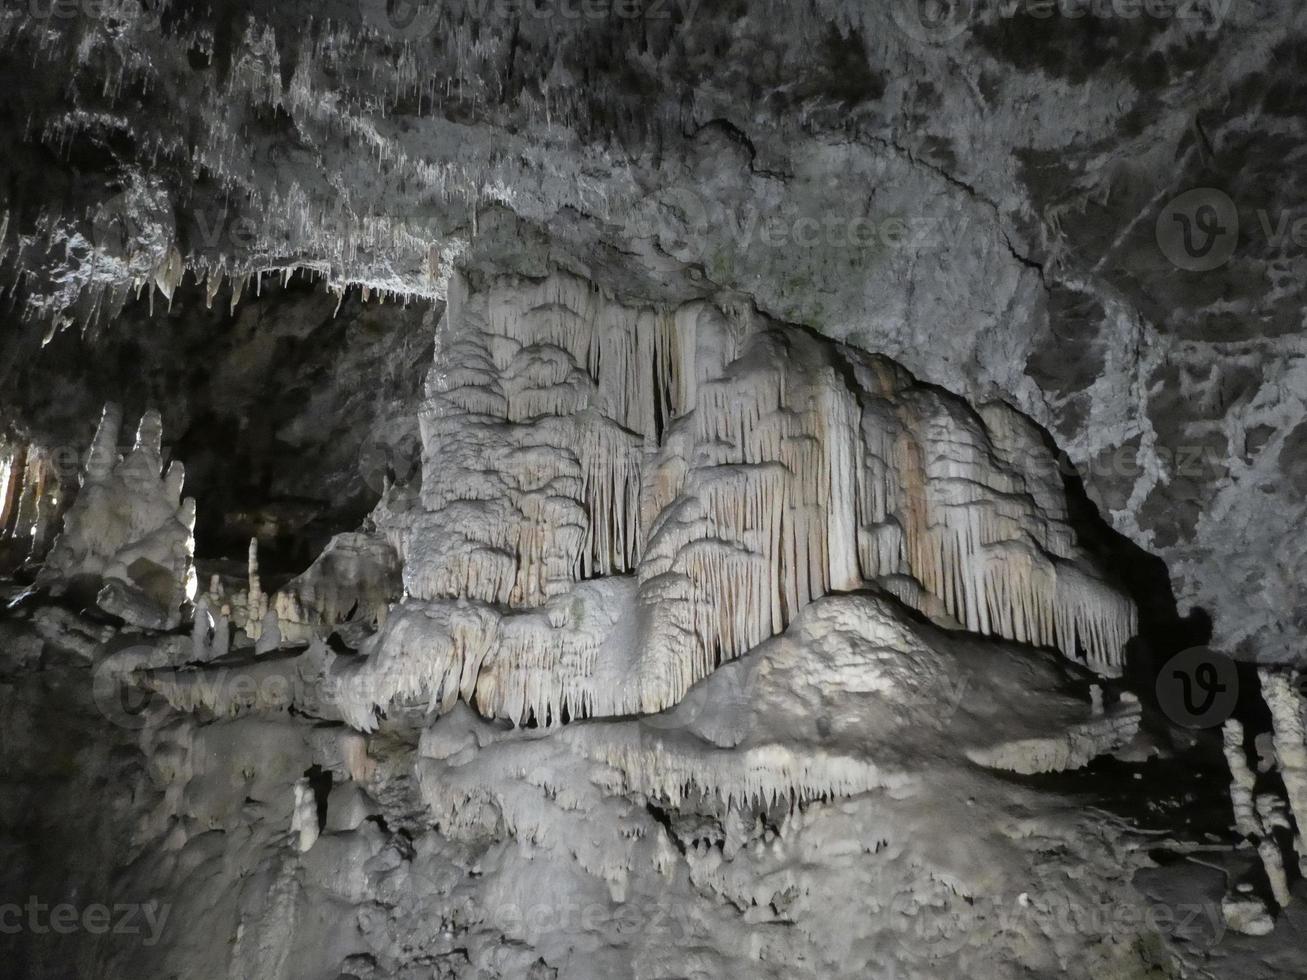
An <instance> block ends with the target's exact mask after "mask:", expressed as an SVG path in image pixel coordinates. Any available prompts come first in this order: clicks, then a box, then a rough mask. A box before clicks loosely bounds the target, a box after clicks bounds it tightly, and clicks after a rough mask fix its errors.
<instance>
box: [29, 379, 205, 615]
mask: <svg viewBox="0 0 1307 980" xmlns="http://www.w3.org/2000/svg"><path fill="white" fill-rule="evenodd" d="M120 425H121V413H120V412H119V410H118V408H117V407H116V406H113V405H106V406H105V409H104V412H103V414H102V416H101V419H100V425H99V428H98V429H97V430H96V434H95V439H94V441H93V442H92V445H91V449H90V452H89V453H88V455H87V461H86V466H85V469H84V471H83V473H82V486H81V490H80V492H79V493H78V495H77V498H76V500H75V501H74V502H73V504H72V506H71V507H70V508H69V510H68V513H67V514H66V515H65V517H64V529H63V532H62V533H61V534H60V535H59V537H58V538H57V539H56V540H55V542H54V545H53V546H52V548H51V550H50V554H49V556H48V557H47V559H46V562H45V565H44V567H43V568H42V570H41V573H40V575H39V576H38V579H37V581H38V584H39V585H42V586H47V587H49V588H50V589H51V590H52V591H53V592H55V593H60V592H63V591H66V590H67V589H69V588H71V587H79V588H80V587H84V586H85V585H88V584H90V585H93V586H94V587H95V588H97V589H98V590H99V591H100V593H101V594H100V598H99V600H98V601H99V602H100V603H101V606H102V607H103V608H105V609H106V611H108V612H112V613H114V614H115V615H118V616H121V617H123V618H124V619H126V620H127V621H128V622H133V623H136V624H137V625H140V626H147V627H150V628H155V629H172V628H174V627H176V626H177V625H178V624H179V623H180V622H181V617H182V609H183V606H184V605H186V604H188V603H189V602H191V601H192V600H193V599H194V597H195V569H194V553H195V537H194V532H195V501H194V500H192V499H190V498H186V499H184V500H183V499H182V496H181V490H182V484H183V482H184V470H183V468H182V466H181V464H180V463H178V462H173V463H172V464H171V465H170V466H169V467H168V470H167V472H166V473H165V472H164V471H163V459H162V438H163V423H162V420H161V419H160V418H159V415H158V413H157V412H152V411H151V412H146V413H145V414H144V415H143V416H142V417H141V422H140V425H139V427H138V429H137V433H136V441H135V444H134V446H133V448H132V450H131V452H129V453H127V454H126V455H125V456H119V454H118V451H117V444H118V432H119V427H120Z"/></svg>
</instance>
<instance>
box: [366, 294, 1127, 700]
mask: <svg viewBox="0 0 1307 980" xmlns="http://www.w3.org/2000/svg"><path fill="white" fill-rule="evenodd" d="M419 421H420V426H421V433H422V439H423V460H424V467H423V479H422V484H421V488H420V491H419V492H418V493H417V494H416V496H415V500H414V504H415V506H411V507H407V508H390V507H385V506H383V507H382V508H380V509H379V510H378V512H377V514H376V515H374V517H375V519H376V521H377V525H378V528H379V530H380V532H381V533H382V534H383V535H385V537H386V538H387V539H388V540H389V541H390V542H391V544H392V545H393V546H394V548H395V550H396V552H397V553H398V554H399V556H400V558H401V560H402V563H403V583H404V590H405V592H406V594H407V595H408V596H409V597H411V598H412V599H414V600H420V601H422V602H424V603H437V604H438V603H441V602H447V601H451V600H475V601H478V602H481V603H486V604H491V605H495V606H509V607H513V608H519V609H520V608H527V609H529V608H538V607H552V606H556V605H557V604H558V603H559V601H560V600H562V599H564V598H565V597H566V596H568V595H569V594H571V592H572V591H573V590H574V589H575V587H576V583H577V582H579V581H582V580H585V579H589V578H593V577H595V576H611V575H622V574H634V575H635V577H636V580H637V582H638V603H637V605H638V607H639V608H638V616H639V618H640V620H641V622H642V624H643V625H642V627H641V628H640V629H638V630H634V629H632V630H628V631H626V632H624V633H623V634H622V635H623V636H626V637H627V638H628V639H626V640H625V641H624V645H625V646H626V647H630V646H631V645H634V646H636V647H637V648H638V650H637V652H636V657H635V661H636V663H635V669H631V670H625V671H623V672H621V679H620V682H619V683H621V684H623V685H626V686H627V689H626V690H623V691H621V692H620V693H614V691H613V690H612V683H613V682H612V676H613V675H612V673H611V672H609V673H608V675H607V679H606V680H604V681H600V680H599V676H600V674H599V673H595V674H593V675H587V676H582V677H579V678H578V677H576V676H574V675H573V674H571V673H568V675H567V676H566V677H559V678H558V679H557V680H556V682H554V683H542V682H541V681H540V680H539V679H538V678H537V679H532V680H530V681H529V684H530V687H529V688H524V687H523V686H522V685H524V684H527V683H528V681H527V678H526V675H523V674H521V673H517V672H514V671H511V670H509V668H508V667H507V663H508V658H495V657H483V656H481V655H478V656H475V657H474V658H473V659H472V660H466V659H463V657H464V656H465V655H466V652H467V651H466V650H465V648H464V645H463V644H462V643H460V642H456V641H454V640H453V638H452V637H446V641H444V642H442V643H439V644H434V645H432V644H428V646H429V647H430V648H431V651H432V652H431V656H433V657H434V658H435V660H434V661H433V662H432V663H431V664H427V665H417V664H414V665H413V666H412V668H411V669H410V670H408V671H403V670H400V669H398V668H396V666H395V665H394V664H393V663H389V664H388V665H387V666H385V667H382V666H381V665H380V664H378V666H377V668H376V669H377V670H378V671H379V672H385V673H388V675H389V676H392V677H397V676H403V677H407V678H410V680H405V681H404V682H403V683H402V684H399V685H398V689H402V690H404V691H405V692H406V693H408V694H410V695H417V694H419V693H425V694H426V695H428V696H431V697H433V699H434V700H435V701H437V702H439V703H441V704H444V703H446V702H447V701H448V699H449V698H450V697H452V696H455V695H456V694H457V693H458V692H459V691H461V692H462V693H463V695H464V696H467V695H468V692H469V691H471V690H473V689H475V688H476V687H477V684H478V683H479V682H478V681H477V677H478V675H481V674H488V675H489V677H488V678H487V680H486V682H485V683H486V684H487V685H488V686H490V687H493V688H494V689H495V690H497V691H499V692H500V696H499V698H497V699H496V700H497V701H498V702H499V703H502V704H505V705H513V706H516V707H517V710H515V711H513V712H512V714H511V716H512V717H514V720H520V719H521V718H522V717H529V716H531V715H534V716H535V717H536V718H537V719H544V718H549V717H552V718H557V717H559V715H560V709H561V708H562V705H561V704H560V703H559V702H558V701H557V698H558V697H559V696H560V692H561V691H563V690H564V689H572V690H575V691H576V692H577V693H576V694H575V695H574V696H575V698H576V701H577V704H574V705H572V706H570V708H571V710H572V711H574V710H575V709H576V707H577V706H578V705H579V706H580V707H581V709H582V710H583V711H588V710H593V709H594V707H596V706H598V705H601V704H603V705H610V706H614V707H616V706H621V708H622V710H638V711H657V710H661V709H663V708H665V707H667V706H669V705H672V704H675V703H676V702H677V701H678V700H679V699H680V698H681V697H682V696H683V694H684V692H685V691H686V690H687V689H688V688H689V686H690V685H691V684H693V683H694V682H695V681H696V680H698V679H700V678H701V677H703V676H705V675H706V674H707V673H709V672H710V671H711V670H713V669H714V667H715V666H716V665H717V664H719V663H720V662H722V661H723V660H728V659H731V658H733V657H736V656H739V655H740V654H742V653H744V652H746V651H747V650H749V649H751V648H752V647H754V646H756V645H757V644H758V643H760V642H762V641H763V640H765V639H766V638H768V637H770V636H773V635H775V634H777V633H779V632H781V631H782V630H784V629H785V627H786V626H787V624H788V623H789V622H791V621H792V620H793V618H794V616H795V615H796V614H797V613H798V612H799V610H801V609H802V608H803V607H804V606H805V605H807V604H808V603H810V602H811V601H813V600H814V599H816V598H819V597H820V596H823V595H826V594H829V593H832V592H840V591H848V590H853V589H857V588H860V587H863V586H864V585H866V584H867V583H881V584H883V586H884V587H885V588H886V589H887V590H888V591H890V592H892V593H893V594H895V595H896V596H897V597H898V598H899V599H900V600H902V601H904V602H906V603H908V604H909V605H913V606H915V607H917V608H918V609H921V610H923V611H925V612H927V613H930V614H933V616H934V618H935V619H936V620H937V622H940V623H941V624H943V625H950V626H953V627H955V628H958V627H960V628H964V629H967V630H970V631H973V632H977V633H983V634H991V635H998V636H1002V637H1006V638H1009V639H1014V640H1017V641H1020V642H1027V643H1032V644H1037V645H1044V646H1055V647H1057V648H1059V649H1060V650H1062V651H1063V653H1065V654H1066V655H1067V656H1069V657H1072V658H1079V657H1080V656H1081V652H1082V651H1083V657H1084V659H1085V660H1086V661H1087V663H1088V664H1089V666H1091V667H1093V668H1094V669H1096V670H1098V671H1100V672H1103V673H1108V674H1114V673H1117V672H1119V670H1120V668H1121V663H1122V656H1123V648H1124V645H1125V643H1126V641H1127V640H1128V639H1129V637H1130V635H1131V634H1132V633H1133V631H1134V627H1135V610H1134V606H1133V603H1132V602H1131V601H1130V600H1129V599H1128V598H1127V597H1126V596H1125V595H1123V594H1122V593H1121V592H1119V591H1118V590H1117V589H1115V588H1114V587H1112V586H1111V585H1109V584H1108V583H1107V582H1106V581H1104V579H1103V578H1102V577H1101V576H1100V575H1099V574H1098V573H1097V571H1096V570H1095V569H1094V567H1093V566H1092V565H1091V563H1090V562H1089V561H1088V559H1087V558H1086V557H1085V556H1084V555H1083V554H1082V553H1081V552H1080V551H1079V550H1078V548H1077V546H1076V542H1075V535H1074V533H1073V531H1072V529H1071V528H1070V526H1069V524H1068V522H1067V514H1066V503H1065V498H1064V495H1063V488H1062V484H1061V481H1060V475H1059V473H1058V471H1057V468H1056V466H1055V464H1054V462H1053V460H1052V459H1051V457H1050V456H1049V454H1048V452H1047V450H1046V449H1045V447H1044V445H1043V443H1042V442H1041V440H1040V438H1039V435H1038V433H1037V431H1036V430H1035V429H1034V427H1033V426H1032V425H1031V424H1030V423H1028V422H1027V421H1026V420H1024V419H1023V418H1022V417H1020V416H1019V415H1018V414H1017V413H1016V412H1015V411H1013V410H1012V409H1010V408H1008V407H1007V406H1004V405H1000V404H993V405H987V406H984V407H983V408H982V409H981V410H980V411H979V412H976V411H973V410H972V409H971V408H970V407H969V406H967V405H966V404H965V403H964V402H962V401H961V400H960V399H957V398H954V397H952V396H949V395H947V394H945V393H943V392H940V391H938V390H937V389H933V388H929V387H927V386H924V385H920V384H918V383H917V382H916V381H915V380H914V379H913V378H912V377H911V376H910V375H908V374H907V372H906V371H904V370H903V369H902V368H900V367H898V366H897V365H896V364H894V363H893V362H891V361H888V360H886V359H884V358H879V357H874V356H872V355H867V354H864V353H861V352H858V351H855V350H852V349H849V348H844V347H840V346H838V345H835V344H832V343H830V342H828V341H824V340H821V339H819V338H816V337H814V336H812V335H810V334H809V333H807V332H805V331H802V330H799V329H796V328H792V327H788V326H786V325H781V324H776V323H773V322H771V321H768V320H766V319H765V318H763V317H761V316H758V315H756V314H754V313H753V312H752V311H750V310H734V309H722V308H719V307H717V306H715V305H713V304H710V303H706V302H701V301H699V302H694V303H689V304H685V305H682V306H678V307H676V308H673V309H664V308H660V307H658V306H656V305H646V306H639V305H630V304H628V303H625V302H622V301H619V300H617V299H616V298H614V297H613V296H611V295H608V294H606V293H605V292H604V291H603V290H602V289H600V288H598V287H596V286H595V285H594V284H592V283H590V282H588V281H585V280H581V279H578V278H575V277H573V276H570V275H565V274H561V273H558V274H554V275H552V276H550V277H548V278H546V279H543V280H539V281H524V280H519V279H510V278H501V279H498V280H493V281H491V282H490V283H489V284H488V285H487V286H485V287H484V288H481V289H478V290H475V291H474V290H472V289H470V287H469V285H468V284H467V282H465V281H463V280H461V279H457V280H456V281H455V282H454V283H453V284H452V286H451V292H450V297H449V304H448V307H447V310H446V317H445V322H444V324H443V327H442V329H441V331H440V334H439V339H438V343H437V345H436V353H435V364H434V366H433V370H432V371H431V373H430V375H429V377H428V381H427V398H426V402H425V403H424V406H423V409H422V413H421V416H420V420H419ZM379 642H380V641H379ZM619 645H623V644H610V647H615V646H619ZM373 649H374V651H375V649H376V647H375V646H374V648H373ZM541 649H542V650H551V649H557V650H559V656H563V653H562V651H561V648H559V647H557V646H556V645H554V644H544V645H543V646H542V647H541ZM437 651H438V652H437ZM614 656H621V657H624V658H629V653H628V652H627V651H626V650H623V652H622V653H620V654H619V653H617V652H615V651H604V652H602V653H600V654H599V655H597V656H593V657H590V656H588V657H585V658H580V659H577V658H571V659H570V660H569V661H568V662H567V663H566V665H564V664H563V663H562V662H561V661H560V662H559V664H558V668H559V670H560V671H575V670H578V669H584V670H590V669H598V670H599V671H600V672H602V667H603V665H604V663H605V658H612V657H614ZM451 658H452V659H451ZM531 676H532V677H535V675H534V674H532V675H531ZM419 677H420V678H422V680H421V682H420V683H419V682H418V681H416V680H411V678H419ZM441 678H443V679H446V680H444V681H438V680H437V679H441ZM455 679H456V686H457V688H458V690H457V691H456V690H454V687H453V686H450V685H454V684H455ZM439 683H445V684H446V687H445V688H444V689H443V690H441V689H438V688H437V687H434V686H433V684H439ZM392 686H393V685H392ZM505 692H507V693H505ZM484 703H485V702H483V701H482V700H481V699H480V698H478V704H484Z"/></svg>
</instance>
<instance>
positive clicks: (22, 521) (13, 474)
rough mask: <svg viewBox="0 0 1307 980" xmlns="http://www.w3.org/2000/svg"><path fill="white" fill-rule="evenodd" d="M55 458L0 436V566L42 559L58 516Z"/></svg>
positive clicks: (42, 451) (58, 496)
mask: <svg viewBox="0 0 1307 980" xmlns="http://www.w3.org/2000/svg"><path fill="white" fill-rule="evenodd" d="M57 463H58V460H56V459H55V458H54V456H53V455H52V454H51V453H49V452H47V451H44V450H42V449H41V448H40V447H38V446H36V445H33V444H31V443H29V442H26V441H24V440H21V439H0V565H3V566H6V567H14V566H17V565H21V564H22V563H23V562H25V561H28V560H35V559H39V558H41V557H42V556H43V555H44V554H45V552H46V549H47V548H49V546H50V539H51V536H52V535H53V533H54V529H55V525H56V521H57V519H58V517H59V512H60V506H61V504H62V501H63V499H64V498H63V494H62V493H61V492H60V487H59V475H58V467H57Z"/></svg>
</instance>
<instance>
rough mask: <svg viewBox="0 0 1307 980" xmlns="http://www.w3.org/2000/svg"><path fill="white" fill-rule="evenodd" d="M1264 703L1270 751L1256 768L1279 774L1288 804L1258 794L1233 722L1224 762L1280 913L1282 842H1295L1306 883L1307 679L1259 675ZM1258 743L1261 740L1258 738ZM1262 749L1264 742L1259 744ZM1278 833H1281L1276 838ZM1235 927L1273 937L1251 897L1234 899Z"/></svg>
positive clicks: (1237, 811) (1240, 729)
mask: <svg viewBox="0 0 1307 980" xmlns="http://www.w3.org/2000/svg"><path fill="white" fill-rule="evenodd" d="M1258 676H1259V678H1260V680H1261V692H1262V698H1263V699H1264V700H1265V702H1266V706H1267V708H1268V709H1269V710H1270V715H1271V731H1270V733H1269V735H1270V739H1269V742H1270V745H1269V746H1264V745H1263V747H1264V748H1266V750H1267V751H1266V752H1265V754H1264V756H1263V758H1262V759H1261V762H1260V764H1259V765H1258V766H1257V770H1258V771H1267V772H1269V771H1270V770H1272V769H1276V770H1278V775H1279V776H1280V779H1281V781H1282V783H1283V786H1284V798H1283V799H1281V797H1280V796H1279V794H1278V793H1276V792H1271V791H1267V790H1263V791H1260V792H1259V787H1258V771H1254V768H1253V767H1252V766H1250V765H1249V762H1248V756H1247V751H1246V748H1245V744H1244V743H1245V737H1246V736H1245V731H1244V726H1243V724H1242V723H1241V722H1240V721H1239V720H1238V719H1236V718H1229V719H1227V720H1226V721H1225V723H1224V726H1223V737H1224V747H1225V758H1226V762H1227V763H1228V765H1229V767H1230V803H1231V805H1232V807H1233V809H1234V826H1235V830H1237V831H1238V833H1239V835H1240V836H1241V837H1243V838H1244V839H1245V840H1247V841H1249V842H1250V843H1252V844H1254V845H1255V846H1256V848H1257V853H1258V856H1259V857H1260V859H1261V863H1262V869H1263V871H1264V872H1265V874H1266V881H1267V885H1268V887H1269V889H1270V892H1271V896H1272V897H1273V898H1274V899H1275V902H1276V904H1277V905H1279V906H1280V907H1281V908H1283V907H1284V906H1286V905H1288V904H1289V901H1290V898H1291V893H1290V890H1289V875H1288V873H1287V872H1286V870H1285V860H1284V858H1285V855H1284V850H1283V849H1282V846H1281V842H1280V840H1277V836H1280V837H1281V839H1286V838H1287V839H1288V840H1289V841H1291V845H1290V848H1289V853H1290V857H1291V858H1293V857H1294V856H1295V855H1296V861H1297V871H1298V874H1299V875H1301V876H1303V877H1307V846H1305V845H1304V838H1303V831H1302V828H1303V826H1304V825H1305V824H1307V717H1305V715H1307V697H1304V696H1303V693H1302V687H1301V685H1302V683H1303V681H1304V676H1303V675H1302V674H1301V673H1299V672H1296V671H1289V670H1284V669H1281V668H1275V667H1263V668H1260V669H1259V670H1258ZM1259 738H1260V736H1259ZM1261 741H1262V742H1263V743H1264V742H1265V740H1264V739H1262V740H1261ZM1277 831H1282V832H1283V833H1282V834H1280V835H1277ZM1227 904H1229V905H1230V906H1231V908H1230V910H1229V911H1230V915H1229V916H1228V917H1229V918H1230V919H1231V922H1232V923H1234V924H1235V925H1236V926H1238V927H1239V928H1241V929H1242V930H1243V931H1245V932H1251V933H1258V934H1260V933H1262V932H1269V931H1270V929H1271V928H1272V921H1271V918H1270V915H1269V913H1268V912H1267V911H1266V909H1265V906H1264V905H1262V904H1261V902H1260V900H1258V899H1257V898H1255V897H1253V896H1250V895H1238V894H1236V895H1232V896H1230V897H1229V898H1228V899H1227Z"/></svg>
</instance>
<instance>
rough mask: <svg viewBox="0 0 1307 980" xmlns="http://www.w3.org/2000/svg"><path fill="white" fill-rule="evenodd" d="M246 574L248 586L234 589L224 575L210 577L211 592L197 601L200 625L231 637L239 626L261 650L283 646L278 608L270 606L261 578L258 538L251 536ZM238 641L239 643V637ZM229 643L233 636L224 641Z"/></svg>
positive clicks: (197, 614)
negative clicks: (233, 628)
mask: <svg viewBox="0 0 1307 980" xmlns="http://www.w3.org/2000/svg"><path fill="white" fill-rule="evenodd" d="M246 575H247V578H246V587H245V588H244V589H237V590H235V591H231V592H229V591H228V590H227V589H226V587H225V586H224V584H223V581H222V578H221V577H220V576H218V575H214V576H213V577H212V578H210V579H209V589H208V591H207V592H205V593H204V594H203V595H202V596H201V597H200V599H199V601H198V602H197V604H196V614H195V622H196V628H197V629H199V628H200V626H201V625H203V626H204V628H206V629H208V630H211V631H213V632H214V633H215V634H217V633H221V634H222V635H223V636H224V637H229V634H230V630H231V627H232V626H235V627H236V629H237V630H239V631H240V633H241V634H243V635H244V640H246V641H248V642H250V643H253V644H254V645H255V649H256V650H257V651H258V652H260V653H261V652H263V651H265V650H274V649H276V648H277V647H278V646H280V645H281V641H282V634H281V628H280V622H279V620H278V617H277V611H276V610H275V609H274V608H272V606H271V605H270V603H269V598H268V595H267V594H266V593H265V592H264V591H263V584H262V579H260V577H259V539H258V538H250V546H249V552H248V557H247V563H246ZM237 640H238V642H239V640H240V637H239V636H238V637H237ZM229 642H230V638H229V639H228V640H226V641H224V643H229ZM205 659H210V658H205Z"/></svg>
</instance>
